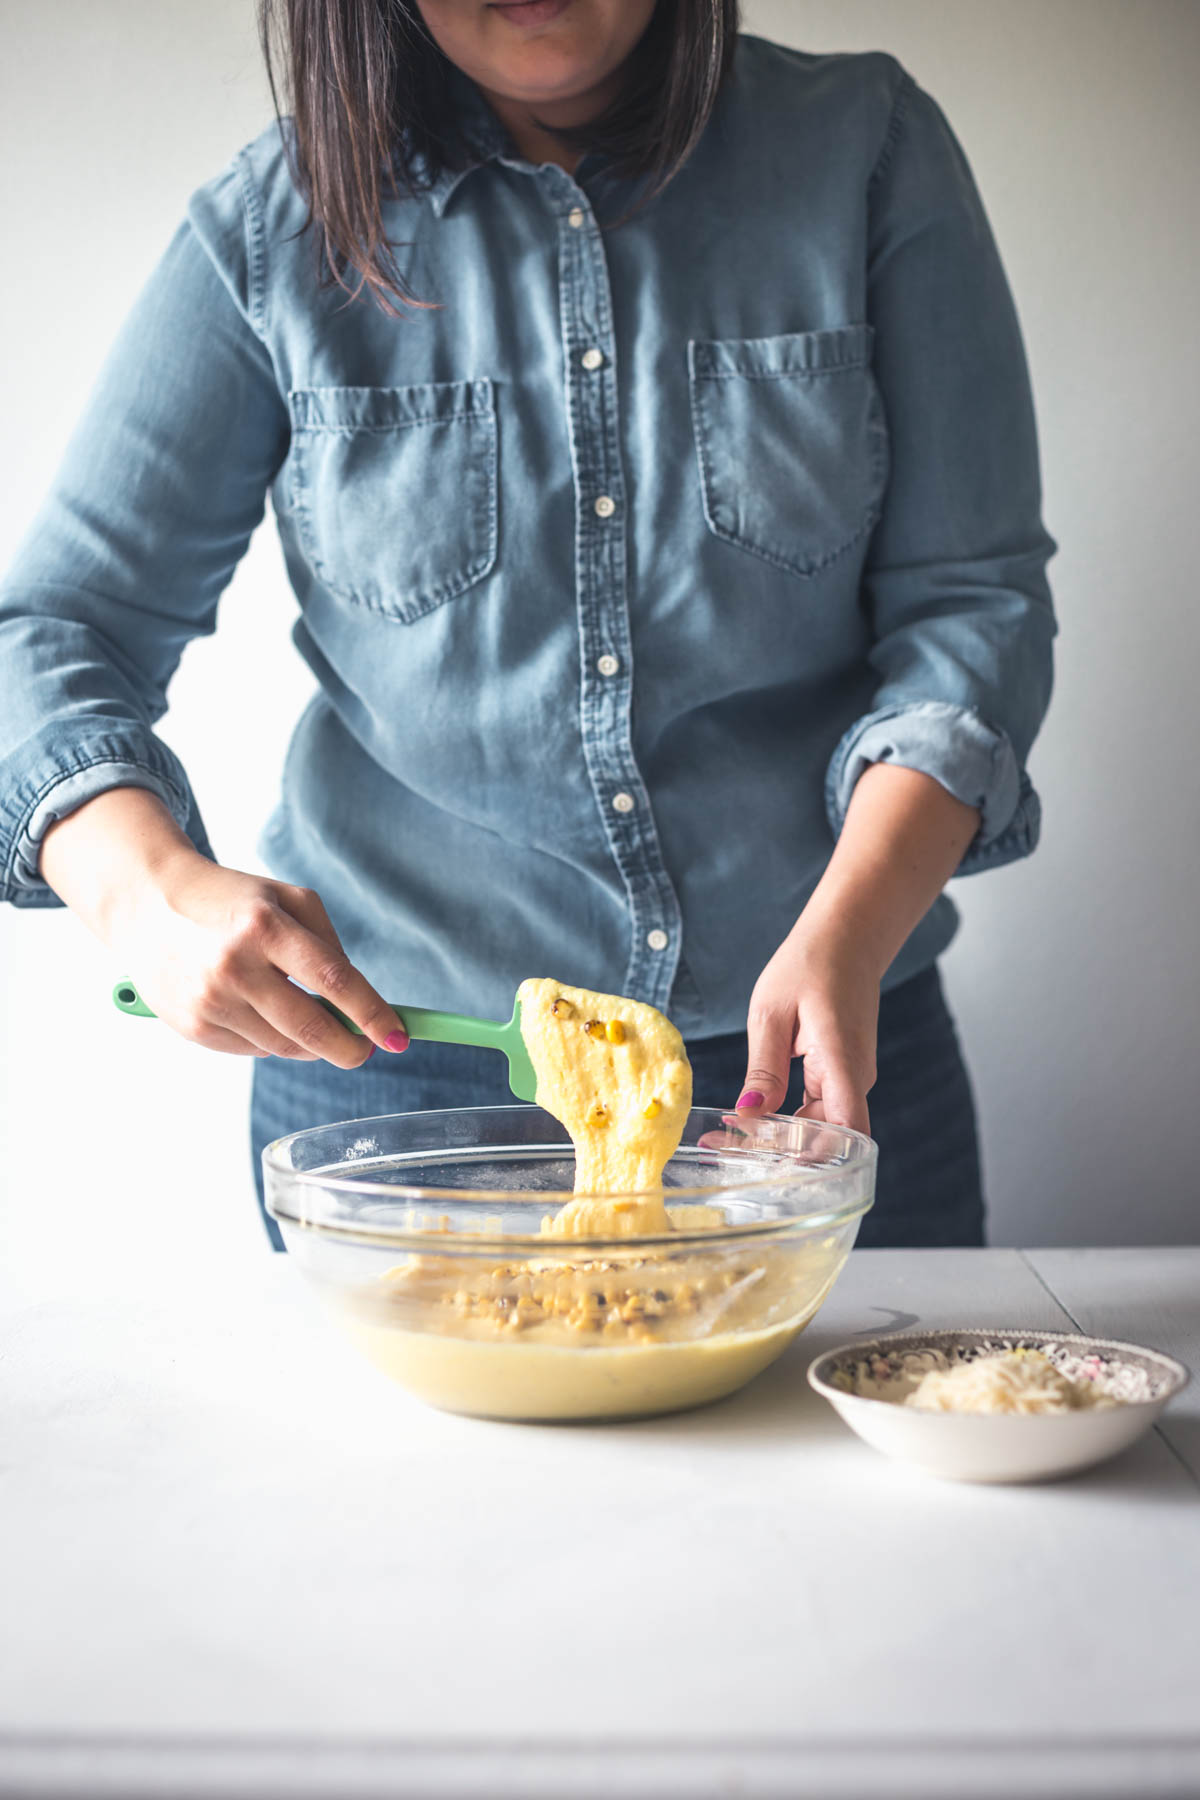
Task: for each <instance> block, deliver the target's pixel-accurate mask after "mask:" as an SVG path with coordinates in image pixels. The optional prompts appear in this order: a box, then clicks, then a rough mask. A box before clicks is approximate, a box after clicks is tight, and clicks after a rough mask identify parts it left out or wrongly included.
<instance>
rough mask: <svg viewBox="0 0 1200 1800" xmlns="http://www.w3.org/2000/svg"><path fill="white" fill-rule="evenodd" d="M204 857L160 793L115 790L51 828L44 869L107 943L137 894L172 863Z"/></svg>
mask: <svg viewBox="0 0 1200 1800" xmlns="http://www.w3.org/2000/svg"><path fill="white" fill-rule="evenodd" d="M199 854H200V853H199V851H198V850H196V849H195V848H194V846H193V845H192V844H191V843H190V842H189V840H188V838H187V837H186V836H185V834H184V833H183V832H182V831H181V830H180V829H179V826H178V825H177V824H176V823H175V821H174V819H173V818H172V817H171V814H170V811H169V810H168V808H167V807H166V805H165V804H164V803H163V801H162V800H160V799H159V797H158V795H157V794H153V793H151V792H150V790H149V789H148V788H136V787H115V788H106V789H105V791H104V793H102V794H97V795H96V797H95V799H93V800H89V801H88V802H87V803H86V805H84V806H81V807H78V808H77V809H76V811H75V812H73V813H68V815H67V817H66V818H65V819H60V820H59V822H58V823H57V824H56V825H52V826H51V827H50V829H49V830H48V831H47V833H46V835H45V837H44V839H43V840H42V848H41V856H40V858H39V867H40V869H41V874H42V879H43V880H44V881H45V882H46V883H47V884H48V885H49V886H50V887H51V888H53V890H54V892H55V893H56V894H57V895H58V897H59V899H60V900H62V901H63V902H64V903H65V904H66V905H67V906H69V907H70V909H71V911H72V912H73V913H76V914H77V915H78V916H79V917H80V918H81V919H82V920H83V922H84V924H85V925H86V926H88V928H89V930H91V931H94V932H95V933H96V935H97V937H99V938H101V939H102V940H103V941H104V942H105V943H108V942H109V941H110V939H111V934H112V930H113V923H114V921H113V914H114V911H115V910H116V909H117V907H118V906H119V905H120V904H121V903H122V902H126V903H127V902H128V901H129V900H130V899H131V898H132V895H133V892H134V890H136V889H137V888H139V887H141V886H143V885H145V884H146V883H148V882H151V881H153V880H154V879H155V878H156V876H157V875H158V874H159V873H160V872H161V871H162V870H163V868H164V867H165V866H166V865H167V864H168V863H169V862H170V861H172V860H174V859H177V858H179V857H184V858H186V857H188V856H191V857H193V858H195V857H197V856H199Z"/></svg>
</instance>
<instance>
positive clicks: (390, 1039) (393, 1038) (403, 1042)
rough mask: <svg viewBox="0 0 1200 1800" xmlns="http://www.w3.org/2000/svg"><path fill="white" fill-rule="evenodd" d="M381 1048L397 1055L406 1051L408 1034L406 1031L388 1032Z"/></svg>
mask: <svg viewBox="0 0 1200 1800" xmlns="http://www.w3.org/2000/svg"><path fill="white" fill-rule="evenodd" d="M383 1047H384V1049H385V1050H394V1051H396V1052H397V1053H398V1052H399V1051H401V1050H407V1049H408V1033H407V1031H389V1032H388V1034H387V1036H386V1037H385V1038H384V1040H383Z"/></svg>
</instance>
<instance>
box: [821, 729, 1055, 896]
mask: <svg viewBox="0 0 1200 1800" xmlns="http://www.w3.org/2000/svg"><path fill="white" fill-rule="evenodd" d="M877 762H891V763H898V764H899V765H900V766H901V767H902V768H905V769H918V770H920V772H921V773H922V774H923V775H932V776H933V778H934V780H935V781H939V782H940V783H941V785H942V786H943V787H944V788H945V789H946V791H947V792H948V793H950V794H953V795H954V797H955V799H956V800H961V801H963V802H964V803H965V804H966V805H967V806H975V807H978V808H979V812H980V817H981V823H980V827H979V830H978V831H977V832H976V834H975V837H974V839H973V841H972V843H971V844H970V846H969V847H968V849H967V852H966V855H965V856H964V857H963V859H962V862H961V863H960V864H959V866H958V868H957V869H956V870H955V874H957V875H974V874H977V873H978V872H979V871H980V870H982V869H993V868H998V867H999V866H1000V865H1001V864H1002V863H1008V862H1015V861H1017V860H1018V858H1020V857H1022V856H1028V855H1029V854H1030V853H1031V851H1032V850H1033V849H1034V848H1035V846H1036V844H1037V841H1038V837H1039V834H1040V831H1041V819H1042V809H1041V802H1040V801H1039V799H1038V796H1037V794H1036V793H1035V791H1034V788H1033V784H1032V783H1031V782H1030V780H1029V777H1028V775H1026V774H1025V772H1024V770H1022V769H1021V767H1020V765H1019V764H1018V762H1017V758H1016V755H1015V753H1014V751H1013V747H1012V745H1011V743H1010V742H1009V740H1008V738H1007V737H1006V735H1005V734H1004V732H1002V731H997V730H996V729H995V728H994V727H993V726H991V725H988V724H987V723H985V721H984V720H983V719H981V718H980V716H979V714H978V713H977V712H974V711H972V710H971V709H970V708H968V707H965V706H954V705H951V704H949V703H948V702H946V701H941V700H921V701H916V702H914V703H913V704H912V705H910V706H885V707H881V708H880V710H879V711H878V712H873V713H870V714H868V716H867V717H866V718H864V719H859V720H858V721H857V722H856V723H855V724H854V725H852V726H851V728H850V730H849V731H848V732H847V733H846V735H845V737H843V739H842V741H841V743H840V744H839V745H838V747H837V749H836V750H835V751H834V753H833V756H832V758H831V760H830V764H829V771H828V774H827V776H826V780H825V810H826V813H827V815H828V818H829V823H830V827H831V828H832V831H833V835H834V837H835V838H836V837H837V836H839V834H840V833H841V829H842V825H843V824H844V822H845V818H846V808H847V807H848V806H849V804H850V796H851V794H852V793H853V792H854V786H855V783H856V782H857V781H858V778H859V776H860V775H861V774H862V773H863V771H864V769H866V768H868V767H869V766H870V764H871V763H877Z"/></svg>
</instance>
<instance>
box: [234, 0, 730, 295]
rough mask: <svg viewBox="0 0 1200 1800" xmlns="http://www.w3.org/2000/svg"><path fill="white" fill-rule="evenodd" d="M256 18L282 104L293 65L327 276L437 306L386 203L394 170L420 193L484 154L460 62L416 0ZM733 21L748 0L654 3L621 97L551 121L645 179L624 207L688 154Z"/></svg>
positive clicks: (323, 1) (296, 6) (276, 5)
mask: <svg viewBox="0 0 1200 1800" xmlns="http://www.w3.org/2000/svg"><path fill="white" fill-rule="evenodd" d="M258 23H259V36H260V39H261V42H262V48H263V54H264V56H265V58H266V63H267V75H268V79H269V80H270V83H271V96H272V99H273V100H274V102H275V110H276V114H277V115H278V114H279V111H280V105H279V88H278V86H277V83H276V68H277V66H279V65H280V64H282V66H283V69H284V71H285V83H284V86H285V90H286V93H287V96H288V99H289V101H290V105H291V111H292V118H293V131H292V132H291V133H287V132H285V133H284V143H285V145H286V147H287V155H288V160H289V163H290V165H291V169H292V174H293V177H294V179H295V180H296V182H297V185H298V186H299V187H300V189H301V191H302V193H303V194H304V196H305V198H306V200H307V202H308V218H307V220H306V221H305V229H307V228H308V227H309V226H312V227H313V228H314V229H315V231H316V233H317V250H318V256H319V260H320V268H321V275H320V279H321V281H322V284H323V285H325V286H329V285H332V284H333V283H335V282H336V283H337V285H338V286H339V287H342V288H344V289H345V290H346V292H347V294H349V295H350V297H351V298H352V299H354V298H357V296H358V295H359V294H361V293H362V291H363V289H364V288H367V289H368V290H369V291H370V293H371V294H372V295H373V296H374V298H375V300H376V301H377V302H378V303H379V305H380V306H381V307H382V308H383V310H384V311H385V312H389V313H392V314H396V313H398V312H399V307H398V306H397V305H396V304H395V302H396V301H400V302H401V303H402V304H404V305H406V306H414V307H424V306H429V305H431V304H436V303H434V302H430V301H426V300H419V299H417V298H416V296H415V295H413V294H412V292H411V291H410V290H409V287H408V284H407V282H406V281H405V278H404V276H403V275H402V273H401V271H400V268H399V266H398V264H397V261H396V256H395V252H396V250H397V249H398V248H401V246H400V245H398V244H396V243H394V242H392V241H390V240H389V239H388V237H387V233H386V230H385V227H384V221H383V207H384V202H385V199H386V197H387V196H388V195H389V194H390V195H391V196H393V197H398V196H399V192H400V190H399V186H398V181H397V176H398V175H399V177H400V179H402V180H403V181H404V184H405V186H406V187H407V189H408V191H409V193H410V194H413V195H415V194H417V193H418V192H420V191H421V190H422V186H427V185H428V181H429V179H431V178H432V177H433V176H435V175H436V174H437V173H438V172H439V171H440V170H443V169H462V168H466V167H468V166H469V164H470V163H471V162H472V161H474V160H475V158H474V156H473V154H472V151H471V148H470V145H469V144H468V143H467V142H466V141H465V139H464V138H463V136H462V134H461V133H460V132H459V131H458V129H457V127H456V121H455V117H454V107H453V105H452V101H451V94H450V89H449V84H448V79H447V78H448V75H449V73H450V71H451V69H452V67H453V65H452V64H451V63H450V61H449V59H448V58H447V57H446V56H444V55H443V53H442V51H441V50H440V49H439V48H438V46H437V44H436V43H435V42H434V41H433V39H432V37H431V36H430V35H429V32H428V30H427V29H426V26H425V22H424V20H423V19H422V18H421V15H420V13H419V12H418V10H417V8H416V6H415V5H414V4H413V3H412V0H259V4H258ZM737 29H738V0H657V5H656V6H655V9H654V12H653V14H652V15H651V19H650V23H649V25H648V26H647V27H646V30H645V31H644V32H643V34H642V37H641V39H640V41H639V42H638V44H637V46H636V47H635V49H634V51H633V52H632V54H631V56H630V59H629V63H628V80H627V81H626V83H625V86H624V89H623V91H622V92H621V93H620V94H619V95H618V97H617V99H616V100H615V101H614V103H613V104H612V105H611V106H610V107H608V108H607V109H606V110H605V112H604V113H603V114H602V115H600V116H599V117H598V118H596V119H593V120H591V121H589V122H588V123H587V124H586V125H583V126H576V127H572V128H570V129H567V128H559V127H555V128H554V130H555V134H556V135H557V136H558V137H559V138H561V139H562V140H563V141H564V142H565V143H567V144H569V145H570V146H571V147H573V148H575V149H578V150H579V151H580V152H585V151H587V150H602V151H604V152H606V153H607V154H608V155H609V156H610V157H612V158H613V161H612V164H611V168H612V172H613V174H614V175H618V176H623V177H626V178H631V177H632V178H636V177H641V176H645V177H647V178H648V186H647V189H646V191H645V192H644V193H642V194H641V195H640V197H639V198H638V201H637V205H636V206H635V207H633V208H631V209H630V212H629V213H626V214H624V215H622V216H623V217H628V216H630V213H632V212H633V211H636V210H638V209H639V208H640V207H642V206H644V205H646V203H647V202H648V201H649V200H651V199H653V198H654V196H655V195H656V194H658V193H660V192H661V191H662V189H663V188H664V187H665V186H666V184H667V182H668V181H670V179H671V178H672V176H673V175H675V174H676V173H677V172H678V170H679V169H680V168H681V166H682V165H683V163H684V161H685V160H686V158H687V157H688V155H689V154H690V153H691V151H692V149H693V147H694V145H695V143H696V141H697V139H698V138H699V136H700V134H701V132H702V131H703V130H704V127H705V125H706V123H707V121H708V116H709V114H710V112H711V111H712V107H713V102H714V101H715V99H716V96H717V91H718V89H719V88H720V85H721V83H722V81H723V80H724V77H725V75H726V73H727V71H728V69H729V67H730V65H731V63H732V60H733V53H734V47H735V44H736V41H737ZM620 222H621V221H619V220H618V221H614V223H620ZM350 273H352V274H353V275H355V276H357V282H356V283H355V285H353V286H352V285H351V280H350V279H349V278H348V277H349V275H350Z"/></svg>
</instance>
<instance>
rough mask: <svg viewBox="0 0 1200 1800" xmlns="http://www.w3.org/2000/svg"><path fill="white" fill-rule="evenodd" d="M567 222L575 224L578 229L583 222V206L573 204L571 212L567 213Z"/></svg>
mask: <svg viewBox="0 0 1200 1800" xmlns="http://www.w3.org/2000/svg"><path fill="white" fill-rule="evenodd" d="M567 224H568V225H571V226H573V227H574V229H575V230H576V231H578V230H579V227H580V226H581V225H582V224H583V208H582V206H573V207H572V208H571V210H570V212H569V213H568V214H567Z"/></svg>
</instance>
